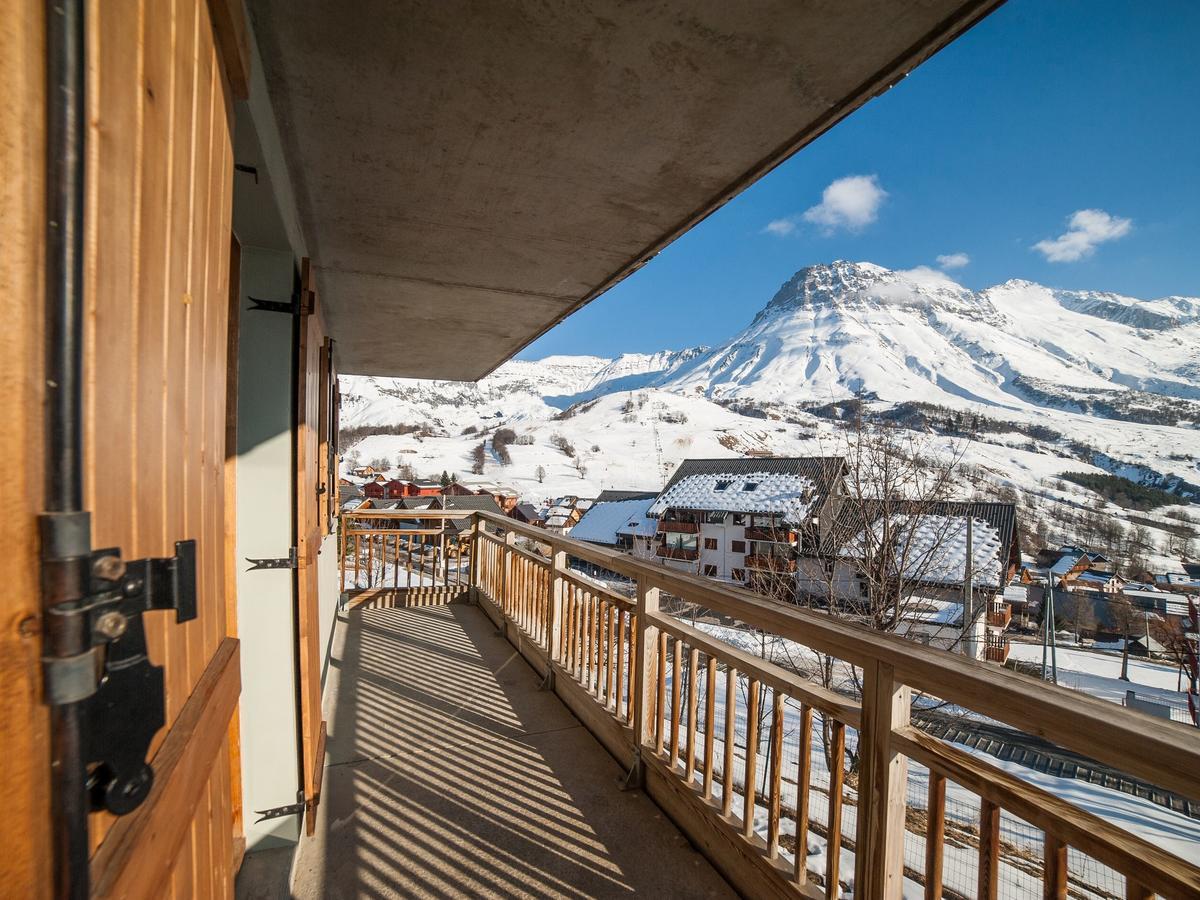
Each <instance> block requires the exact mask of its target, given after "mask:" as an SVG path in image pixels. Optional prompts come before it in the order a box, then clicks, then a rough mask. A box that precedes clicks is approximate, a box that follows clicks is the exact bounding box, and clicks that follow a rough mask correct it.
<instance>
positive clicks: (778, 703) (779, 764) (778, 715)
mask: <svg viewBox="0 0 1200 900" xmlns="http://www.w3.org/2000/svg"><path fill="white" fill-rule="evenodd" d="M770 747H771V768H770V772H769V776H768V777H769V779H770V782H771V798H770V800H769V801H768V805H767V856H769V857H770V858H771V859H778V858H779V789H780V786H781V785H782V783H783V774H782V773H783V695H782V694H781V693H779V691H778V690H777V689H776V690H772V691H771V743H770Z"/></svg>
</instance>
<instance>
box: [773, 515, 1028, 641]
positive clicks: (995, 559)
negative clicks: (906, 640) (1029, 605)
mask: <svg viewBox="0 0 1200 900" xmlns="http://www.w3.org/2000/svg"><path fill="white" fill-rule="evenodd" d="M888 529H890V530H891V532H892V535H893V536H892V538H891V540H892V544H891V546H889V547H885V546H884V544H883V542H884V541H885V540H887V530H888ZM968 543H970V546H971V552H970V554H968V552H967V545H968ZM1020 560H1021V550H1020V543H1019V533H1018V530H1017V528H1016V507H1015V505H1014V504H1012V503H986V502H967V501H936V502H926V503H913V502H910V501H903V500H868V501H855V502H846V503H844V504H842V506H841V508H840V510H839V512H838V516H837V519H836V520H835V522H834V523H833V525H832V527H831V528H830V529H829V530H828V531H827V532H826V534H825V536H824V539H823V541H822V542H821V544H820V545H818V549H817V552H815V553H812V552H810V553H803V554H802V555H801V559H800V562H799V565H798V567H797V580H796V587H797V591H798V593H799V595H800V596H802V597H809V598H813V599H816V600H818V601H820V602H826V603H831V604H838V605H840V606H841V607H843V608H844V609H846V610H847V611H849V612H850V613H851V614H854V613H855V612H856V611H862V612H863V614H867V612H866V611H867V610H869V609H870V607H871V603H872V600H871V596H870V595H871V592H872V591H873V590H876V589H878V588H876V587H874V585H876V584H878V583H880V582H883V581H885V580H886V581H888V582H889V588H888V589H890V590H896V589H897V588H896V585H897V584H899V591H900V594H901V598H902V599H901V600H900V602H899V608H898V609H897V610H896V612H897V614H898V615H899V617H900V622H901V624H900V627H899V628H898V629H897V630H898V631H899V632H900V633H901V634H911V635H912V636H913V637H914V638H916V639H918V640H921V641H922V642H926V643H933V644H935V645H937V646H942V647H954V648H957V649H958V650H959V651H960V652H963V653H966V654H967V655H969V656H973V657H974V658H976V659H987V660H989V661H992V662H1001V663H1002V662H1004V661H1005V660H1006V659H1007V657H1008V652H1009V644H1008V638H1007V636H1006V634H1005V632H1006V631H1007V630H1008V627H1009V625H1010V624H1011V621H1012V608H1011V607H1010V605H1009V604H1008V602H1007V601H1006V600H1005V596H1004V592H1005V589H1006V588H1007V586H1008V585H1009V584H1010V582H1011V581H1012V580H1013V577H1014V576H1015V575H1016V573H1017V569H1018V566H1019V564H1020ZM968 582H969V583H970V592H969V595H968V591H967V586H968Z"/></svg>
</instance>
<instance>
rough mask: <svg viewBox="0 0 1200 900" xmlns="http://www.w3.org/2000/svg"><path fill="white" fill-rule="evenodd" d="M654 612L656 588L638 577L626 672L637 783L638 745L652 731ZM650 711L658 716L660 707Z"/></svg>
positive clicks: (655, 649) (640, 775)
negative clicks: (630, 662) (631, 652)
mask: <svg viewBox="0 0 1200 900" xmlns="http://www.w3.org/2000/svg"><path fill="white" fill-rule="evenodd" d="M657 612H658V588H654V587H650V586H649V584H648V583H647V582H646V581H645V580H644V579H642V578H639V579H638V582H637V633H636V635H635V636H634V640H635V641H636V644H637V652H636V656H635V657H634V661H635V664H634V665H633V666H632V669H633V671H632V672H630V681H631V684H630V690H631V691H632V692H633V767H632V769H631V770H630V781H631V782H636V783H637V784H638V785H640V784H641V783H642V781H643V778H644V773H643V771H642V748H643V747H645V746H646V742H647V741H648V740H649V738H650V736H651V735H652V734H654V723H653V722H652V721H651V715H652V713H651V710H654V697H653V696H652V692H653V691H654V690H655V689H656V686H655V684H654V675H655V673H656V672H657V671H658V629H657V628H655V627H654V626H653V625H651V624H650V616H652V615H654V614H656V613H657ZM653 715H656V716H661V715H662V710H654V712H653Z"/></svg>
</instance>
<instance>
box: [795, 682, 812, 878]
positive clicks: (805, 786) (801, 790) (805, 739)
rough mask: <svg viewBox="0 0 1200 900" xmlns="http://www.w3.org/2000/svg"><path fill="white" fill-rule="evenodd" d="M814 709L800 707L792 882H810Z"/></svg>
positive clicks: (806, 706)
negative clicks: (809, 815)
mask: <svg viewBox="0 0 1200 900" xmlns="http://www.w3.org/2000/svg"><path fill="white" fill-rule="evenodd" d="M812 733H813V711H812V707H811V706H808V705H805V706H801V707H800V752H799V754H798V755H799V760H798V761H797V763H796V860H795V862H794V864H793V865H792V881H793V882H794V883H795V884H798V885H800V884H806V883H807V882H808V796H809V782H810V781H812Z"/></svg>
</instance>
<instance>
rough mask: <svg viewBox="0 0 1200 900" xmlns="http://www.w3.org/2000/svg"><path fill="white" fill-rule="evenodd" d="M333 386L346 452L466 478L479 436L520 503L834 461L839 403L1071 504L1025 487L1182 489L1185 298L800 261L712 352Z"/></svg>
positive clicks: (1196, 438)
mask: <svg viewBox="0 0 1200 900" xmlns="http://www.w3.org/2000/svg"><path fill="white" fill-rule="evenodd" d="M342 393H343V400H344V410H343V415H342V423H343V427H345V428H349V429H353V430H352V431H351V435H352V437H353V439H354V440H355V441H357V443H356V444H355V445H354V448H353V449H354V450H355V451H357V454H358V456H359V457H360V458H362V459H364V460H371V459H374V458H378V457H386V458H387V459H388V460H389V461H390V462H392V463H393V464H398V463H409V464H411V465H412V466H413V467H414V468H415V469H416V471H417V472H418V473H419V474H422V475H434V474H437V473H439V472H441V471H442V470H443V469H445V470H447V471H452V472H457V473H459V474H460V475H462V476H464V477H469V474H468V473H470V470H471V468H472V464H473V454H474V451H475V448H477V447H478V445H479V444H480V443H481V442H483V443H484V445H485V451H486V455H485V464H484V474H483V477H485V478H489V479H494V480H500V481H505V482H509V483H512V484H514V485H515V486H517V487H518V488H519V489H520V490H521V491H522V493H523V494H524V495H525V496H526V497H527V498H529V499H532V500H540V499H543V498H545V497H547V496H550V495H552V494H555V493H575V494H580V495H587V494H594V493H595V492H598V491H599V490H601V489H604V488H610V487H616V488H637V489H655V488H658V487H660V486H661V485H662V484H663V482H664V480H665V478H666V477H667V475H668V474H669V473H670V471H671V470H672V469H673V468H674V466H675V464H676V463H678V461H679V460H681V459H684V458H686V457H688V456H736V455H745V454H748V453H750V454H752V453H762V454H778V455H783V454H804V453H830V452H838V442H839V440H842V439H843V437H844V435H842V434H841V429H842V426H841V423H840V422H839V416H841V415H842V414H843V412H844V410H845V409H846V404H848V403H862V404H865V407H863V408H864V409H866V410H869V411H870V412H871V414H872V415H874V416H876V417H889V416H890V417H891V421H893V422H895V423H898V424H900V425H902V426H906V427H909V428H913V429H917V430H919V431H921V432H923V433H924V434H925V436H926V438H927V439H928V440H930V441H931V442H933V444H935V445H937V446H943V447H945V448H946V449H947V452H950V449H949V448H950V445H951V444H953V445H954V446H955V449H954V451H953V452H955V453H961V454H962V455H963V458H964V461H965V462H966V463H968V464H969V465H970V466H972V467H973V468H974V470H975V471H976V472H977V473H978V472H983V473H987V477H988V478H990V479H991V480H992V481H993V482H994V484H995V485H1008V486H1009V487H1013V488H1017V489H1019V490H1026V491H1041V492H1042V494H1044V495H1046V496H1049V495H1051V494H1055V493H1056V492H1057V495H1058V500H1059V501H1064V502H1065V501H1068V500H1069V502H1071V503H1074V504H1076V505H1078V506H1082V505H1084V504H1085V503H1087V502H1089V497H1090V496H1091V495H1088V494H1087V493H1086V492H1082V493H1081V489H1078V490H1077V489H1074V488H1069V487H1067V488H1064V487H1062V486H1061V483H1058V484H1059V487H1058V488H1055V489H1050V488H1047V485H1048V484H1050V483H1053V482H1056V481H1057V476H1058V475H1059V474H1060V473H1062V472H1063V471H1079V470H1089V469H1091V470H1095V471H1109V472H1114V473H1118V474H1122V475H1125V476H1127V477H1131V478H1133V479H1135V480H1139V481H1143V482H1147V483H1155V484H1159V485H1162V486H1165V487H1168V488H1170V489H1173V490H1178V491H1179V492H1180V493H1181V494H1182V495H1184V496H1187V495H1188V494H1189V492H1191V491H1193V490H1195V492H1196V493H1200V488H1194V486H1195V485H1196V484H1200V464H1198V463H1197V448H1198V447H1200V430H1198V426H1200V300H1198V299H1195V298H1188V297H1166V298H1163V299H1159V300H1149V301H1142V300H1136V299H1133V298H1129V297H1123V296H1120V295H1117V294H1111V293H1100V292H1094V291H1064V290H1057V289H1053V288H1048V287H1044V286H1041V285H1037V284H1033V283H1031V282H1027V281H1009V282H1006V283H1004V284H1001V285H997V286H995V287H991V288H987V289H986V290H983V291H972V290H970V289H968V288H966V287H963V286H962V285H960V284H957V283H956V282H954V281H953V280H951V279H950V278H948V277H947V276H946V275H944V274H943V273H940V272H935V271H932V270H929V269H915V270H910V271H891V270H888V269H884V268H882V267H880V266H876V265H873V264H871V263H850V262H842V261H839V262H834V263H831V264H828V265H818V266H810V267H807V268H804V269H801V270H800V271H799V272H797V273H796V274H795V275H794V276H793V277H792V278H790V279H789V280H788V281H787V282H786V283H784V284H783V286H782V287H780V289H779V290H778V291H777V292H776V294H775V296H774V297H773V298H772V299H771V300H770V302H769V303H767V305H766V306H765V307H764V308H763V309H762V310H760V311H759V312H758V313H757V314H756V315H755V316H754V317H753V319H752V321H751V322H750V324H749V325H748V326H747V327H746V328H745V329H744V330H743V331H741V332H740V333H739V334H737V335H735V336H734V337H732V338H731V339H730V340H729V341H727V342H725V343H724V344H722V345H720V346H718V347H715V348H712V349H708V348H693V349H688V350H682V351H662V352H659V353H654V354H641V353H629V354H624V355H622V356H620V357H618V358H616V359H607V358H601V357H594V356H553V357H547V358H546V359H542V360H537V361H532V362H531V361H520V360H516V361H512V362H509V363H506V364H505V365H503V366H501V367H500V368H499V369H498V370H497V371H496V372H495V373H493V374H492V375H490V376H488V377H487V378H485V379H483V380H482V381H480V382H478V383H475V384H465V383H459V382H438V381H412V380H392V379H377V378H368V377H354V378H345V379H343V384H342ZM931 411H932V412H931ZM967 414H969V415H970V416H971V417H973V418H974V420H975V421H977V422H983V423H985V427H982V428H981V429H980V433H979V435H978V436H977V437H976V438H975V439H974V440H972V441H971V442H969V444H968V446H967V447H966V448H965V449H964V448H962V446H961V444H962V440H961V436H955V435H952V434H948V433H947V431H946V429H945V428H941V427H940V426H939V425H938V424H937V423H936V422H934V421H933V417H936V416H938V415H941V416H944V417H945V416H949V417H955V416H959V417H961V416H962V415H967ZM499 427H505V428H511V429H513V430H514V431H515V432H516V434H517V435H518V442H517V443H516V444H514V445H512V446H510V447H509V449H508V452H509V454H510V456H511V458H512V462H511V464H509V465H503V464H501V461H500V457H499V455H497V454H496V453H495V452H494V450H493V449H492V446H491V443H490V437H489V435H490V433H491V432H493V431H494V430H495V429H496V428H499ZM387 432H391V433H387ZM396 432H404V433H396ZM563 442H565V443H567V444H570V445H572V446H573V449H574V451H575V453H574V455H573V456H571V455H569V454H567V453H564V452H563V450H562V449H560V447H558V446H555V445H556V443H557V444H562V443H563ZM350 449H351V448H349V447H347V448H346V450H350ZM539 470H542V472H543V474H542V475H541V478H540V480H539V477H538V472H539ZM1189 485H1190V486H1192V487H1189ZM975 489H976V490H984V491H985V492H986V490H985V489H984V488H981V487H980V486H979V485H978V484H976V486H975Z"/></svg>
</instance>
